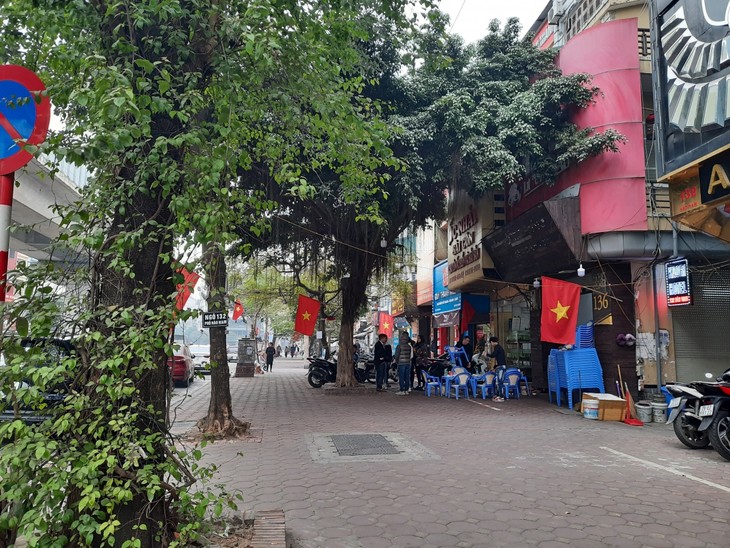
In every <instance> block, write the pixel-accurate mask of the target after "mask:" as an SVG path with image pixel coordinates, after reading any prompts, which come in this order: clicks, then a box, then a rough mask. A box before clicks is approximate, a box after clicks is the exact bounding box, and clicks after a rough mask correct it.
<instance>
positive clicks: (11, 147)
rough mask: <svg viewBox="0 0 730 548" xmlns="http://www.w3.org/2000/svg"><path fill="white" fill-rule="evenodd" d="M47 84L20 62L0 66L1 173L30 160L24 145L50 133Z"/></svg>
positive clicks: (36, 143) (33, 143)
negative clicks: (45, 92) (19, 63)
mask: <svg viewBox="0 0 730 548" xmlns="http://www.w3.org/2000/svg"><path fill="white" fill-rule="evenodd" d="M45 89H46V86H44V85H43V82H41V79H40V78H38V76H36V74H35V73H34V72H33V71H30V70H28V69H27V68H24V67H19V66H17V65H2V66H0V175H6V174H8V173H12V172H14V171H16V170H18V169H20V168H21V167H23V166H24V165H25V164H27V163H28V162H30V160H31V158H32V157H33V155H32V154H31V153H30V152H28V151H27V150H25V149H24V147H25V145H39V144H40V143H42V142H43V141H44V140H45V138H46V134H47V133H48V123H49V122H50V119H51V101H50V100H49V99H48V96H47V95H45V94H44V93H43V91H45Z"/></svg>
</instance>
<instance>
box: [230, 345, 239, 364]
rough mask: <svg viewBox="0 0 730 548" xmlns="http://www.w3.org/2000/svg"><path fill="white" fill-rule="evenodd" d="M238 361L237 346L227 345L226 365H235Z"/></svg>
mask: <svg viewBox="0 0 730 548" xmlns="http://www.w3.org/2000/svg"><path fill="white" fill-rule="evenodd" d="M237 361H238V345H237V344H229V345H228V365H230V364H232V363H236V362H237Z"/></svg>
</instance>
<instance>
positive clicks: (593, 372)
mask: <svg viewBox="0 0 730 548" xmlns="http://www.w3.org/2000/svg"><path fill="white" fill-rule="evenodd" d="M555 356H556V363H557V372H558V387H557V392H558V393H559V392H560V390H561V389H563V388H565V390H566V391H567V393H568V408H569V409H573V391H574V390H584V389H587V388H591V389H593V390H598V391H599V392H600V393H604V392H605V391H606V389H605V386H604V384H603V368H602V367H601V362H600V361H599V360H598V353H597V352H596V349H595V348H578V349H576V350H566V351H558V352H557V353H556V354H555ZM549 382H550V380H549V379H548V384H549ZM558 405H560V400H558Z"/></svg>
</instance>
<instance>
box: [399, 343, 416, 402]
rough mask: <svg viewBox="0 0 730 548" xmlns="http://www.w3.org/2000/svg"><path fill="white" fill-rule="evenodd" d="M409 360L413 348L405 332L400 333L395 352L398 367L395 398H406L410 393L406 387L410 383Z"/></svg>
mask: <svg viewBox="0 0 730 548" xmlns="http://www.w3.org/2000/svg"><path fill="white" fill-rule="evenodd" d="M411 358H413V346H411V339H410V337H409V336H408V332H407V331H401V334H400V337H399V338H398V349H397V350H396V352H395V362H396V364H397V365H398V387H399V390H398V392H396V393H395V395H396V396H406V395H408V393H409V392H410V391H411V390H410V388H408V385H409V383H410V381H411Z"/></svg>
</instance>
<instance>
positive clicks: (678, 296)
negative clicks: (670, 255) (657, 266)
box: [664, 259, 692, 306]
mask: <svg viewBox="0 0 730 548" xmlns="http://www.w3.org/2000/svg"><path fill="white" fill-rule="evenodd" d="M664 269H665V272H666V283H667V304H668V305H669V306H684V305H688V304H692V289H691V286H690V281H689V263H688V262H687V259H677V260H675V261H668V262H667V263H665V265H664Z"/></svg>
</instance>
